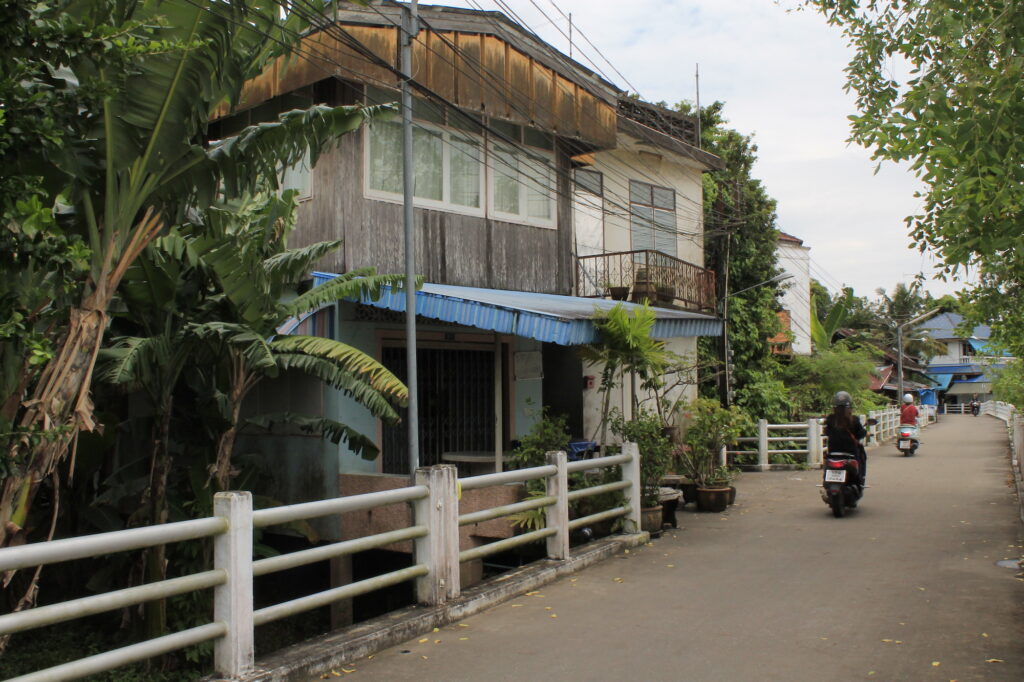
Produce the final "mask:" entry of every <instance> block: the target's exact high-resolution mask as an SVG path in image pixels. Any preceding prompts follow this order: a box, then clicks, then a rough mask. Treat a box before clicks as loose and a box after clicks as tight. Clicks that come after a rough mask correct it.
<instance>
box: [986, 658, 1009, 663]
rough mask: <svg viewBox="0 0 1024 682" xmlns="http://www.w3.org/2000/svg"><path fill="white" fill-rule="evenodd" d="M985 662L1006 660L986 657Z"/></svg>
mask: <svg viewBox="0 0 1024 682" xmlns="http://www.w3.org/2000/svg"><path fill="white" fill-rule="evenodd" d="M985 662H986V663H1005V662H1006V661H1004V660H1003V659H1001V658H986V659H985Z"/></svg>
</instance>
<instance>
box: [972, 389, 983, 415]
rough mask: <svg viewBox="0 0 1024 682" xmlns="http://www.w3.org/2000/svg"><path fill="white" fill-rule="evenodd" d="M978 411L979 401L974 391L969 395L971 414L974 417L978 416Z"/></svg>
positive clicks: (979, 408) (979, 409) (979, 407)
mask: <svg viewBox="0 0 1024 682" xmlns="http://www.w3.org/2000/svg"><path fill="white" fill-rule="evenodd" d="M980 411H981V403H980V402H978V394H977V393H975V394H974V395H973V396H971V414H973V415H974V416H975V417H977V416H978V412H980Z"/></svg>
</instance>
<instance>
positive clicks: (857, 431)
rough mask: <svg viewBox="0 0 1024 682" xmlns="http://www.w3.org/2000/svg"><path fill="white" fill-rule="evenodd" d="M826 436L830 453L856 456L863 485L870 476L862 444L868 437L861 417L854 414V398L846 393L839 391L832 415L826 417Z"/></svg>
mask: <svg viewBox="0 0 1024 682" xmlns="http://www.w3.org/2000/svg"><path fill="white" fill-rule="evenodd" d="M825 435H826V436H828V451H829V452H830V453H831V452H845V453H847V454H850V455H855V456H856V457H857V461H858V462H859V463H860V472H861V479H862V480H861V483H864V481H865V480H866V478H867V474H868V469H867V467H868V455H867V452H865V450H864V445H863V444H862V443H863V441H864V438H865V437H866V436H867V435H868V432H867V430H866V429H865V428H864V425H863V424H861V423H860V417H858V416H856V415H855V414H853V398H851V397H850V394H849V393H847V392H846V391H839V392H838V393H836V394H835V396H834V397H833V398H832V414H830V415H828V416H827V417H825Z"/></svg>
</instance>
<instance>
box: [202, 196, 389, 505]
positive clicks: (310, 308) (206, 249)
mask: <svg viewBox="0 0 1024 682" xmlns="http://www.w3.org/2000/svg"><path fill="white" fill-rule="evenodd" d="M294 209H295V203H294V193H293V192H290V191H289V192H285V193H284V194H283V195H282V196H281V197H276V196H267V195H260V196H256V197H252V198H247V199H245V200H242V201H235V202H228V203H226V204H224V205H223V206H217V207H211V208H210V209H209V210H207V211H206V215H205V223H204V224H203V225H197V226H196V227H195V228H194V229H195V234H196V238H195V240H194V248H195V250H196V252H197V254H198V255H199V257H200V258H202V259H203V262H204V263H205V264H206V265H207V266H208V267H209V268H210V270H211V272H212V273H213V276H214V277H215V279H216V280H217V286H218V289H219V291H222V292H223V296H222V297H220V300H219V301H218V302H217V305H216V310H215V313H213V314H211V315H210V318H211V319H210V321H206V322H201V323H193V324H191V325H190V327H189V331H190V333H191V334H193V335H195V336H196V337H197V338H201V339H204V340H206V341H208V342H210V344H211V347H212V348H213V349H214V351H213V352H215V353H217V355H218V357H219V358H220V361H221V364H220V370H219V371H215V372H210V373H208V374H207V380H208V382H209V390H210V392H211V393H214V394H216V395H218V396H222V400H221V401H220V402H221V406H222V407H221V411H222V416H223V417H224V419H225V423H226V424H227V427H226V428H225V429H224V430H223V432H222V433H221V435H220V439H219V442H218V444H217V455H216V459H215V463H214V465H213V467H212V476H213V478H214V479H215V481H216V484H217V486H218V487H219V488H221V489H226V488H227V486H228V484H229V482H230V479H231V475H232V467H231V456H232V453H233V451H234V445H235V439H236V437H237V435H238V431H239V429H240V428H241V427H242V426H244V424H243V423H242V421H241V411H242V404H243V402H244V400H245V398H246V396H247V395H249V393H250V392H251V391H252V390H253V388H255V387H256V385H258V384H259V382H260V381H262V380H263V379H265V378H272V377H276V376H279V375H280V374H281V373H282V372H284V371H289V370H295V371H299V372H303V373H305V374H308V375H311V376H314V377H316V378H318V379H320V380H321V381H323V382H324V383H326V384H328V385H330V386H332V387H334V388H337V389H340V390H341V391H343V392H344V393H346V394H347V395H349V396H351V397H352V398H354V399H355V400H356V401H357V402H359V403H360V404H362V405H363V406H364V407H366V408H367V409H368V410H369V411H370V412H371V414H373V415H374V416H376V417H379V418H381V419H383V420H385V421H387V422H395V421H398V413H397V412H396V410H395V408H394V405H404V404H405V403H406V402H407V400H408V389H407V388H406V386H405V384H403V383H402V382H401V381H400V380H399V379H398V378H397V377H395V376H394V374H392V373H391V372H390V371H389V370H388V369H387V368H385V367H384V366H383V365H382V364H380V363H379V362H377V361H376V360H374V359H373V358H372V357H370V356H369V355H367V354H366V353H364V352H362V351H360V350H358V349H357V348H354V347H352V346H350V345H348V344H345V343H342V342H340V341H336V340H333V339H328V338H322V337H317V336H306V335H279V334H278V330H279V329H281V328H282V326H284V325H285V324H286V323H287V322H288V321H289V320H293V319H296V318H301V317H303V316H305V315H308V314H311V313H313V312H315V311H317V310H319V309H320V308H321V307H323V306H325V305H330V304H334V303H336V302H337V301H339V300H341V299H350V300H359V299H361V298H363V297H371V298H378V297H379V296H380V293H381V289H382V287H384V286H388V287H401V286H403V285H404V282H405V278H404V277H403V276H400V275H378V274H376V272H375V271H374V270H373V269H372V268H366V269H362V270H356V271H352V272H348V273H345V274H343V275H340V276H339V277H337V278H335V279H333V280H331V281H330V282H328V283H327V284H324V285H323V286H319V287H315V288H313V289H310V290H309V291H306V292H305V293H302V294H300V295H298V296H295V297H294V298H292V299H291V300H287V298H288V297H289V296H290V295H294V293H295V291H296V286H297V284H298V283H299V281H300V280H301V279H303V278H305V277H306V276H307V275H308V273H309V272H310V271H311V270H312V269H313V266H314V264H315V263H316V261H317V260H319V259H320V258H321V257H323V256H324V255H326V254H328V253H330V252H331V251H333V250H335V249H337V248H338V247H339V246H340V245H341V243H340V242H338V241H330V242H319V243H316V244H311V245H309V246H305V247H301V248H295V249H289V248H287V238H288V235H289V233H290V232H291V230H292V229H293V227H294ZM280 421H291V422H292V423H295V424H297V425H299V426H300V428H302V429H303V430H306V431H316V432H319V433H322V434H326V435H328V436H329V437H331V438H332V439H333V440H335V442H337V441H339V440H346V441H347V442H348V445H349V447H350V448H351V449H352V450H354V451H355V452H358V453H360V454H362V455H363V456H364V457H367V458H368V459H373V458H374V457H376V456H377V454H378V453H377V448H376V446H375V445H374V443H373V441H372V440H371V439H369V438H367V437H365V436H363V435H361V434H359V433H357V432H355V431H354V430H352V429H350V428H349V427H347V426H346V425H345V424H343V423H341V422H339V421H336V420H333V419H330V418H327V417H324V416H322V415H317V416H312V415H263V416H259V417H257V418H256V419H254V420H253V421H252V423H253V424H255V425H262V426H264V427H270V426H271V425H272V424H273V423H274V422H280Z"/></svg>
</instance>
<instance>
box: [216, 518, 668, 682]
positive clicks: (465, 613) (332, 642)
mask: <svg viewBox="0 0 1024 682" xmlns="http://www.w3.org/2000/svg"><path fill="white" fill-rule="evenodd" d="M649 540H650V534H649V533H646V532H643V533H635V534H630V535H618V536H614V537H611V538H605V539H603V540H597V541H595V542H591V543H588V544H587V545H584V546H583V547H580V548H578V550H577V551H576V552H575V553H574V554H573V555H572V556H571V557H570V558H569V559H566V560H565V561H554V560H550V559H544V560H541V561H536V562H534V563H532V564H530V565H528V566H523V567H521V568H518V569H516V570H514V571H510V572H508V573H505V574H503V575H500V576H498V577H497V578H492V579H490V580H487V581H485V582H484V583H481V584H480V585H477V586H475V587H472V588H470V589H468V590H466V591H464V592H463V593H462V595H461V596H460V597H459V598H458V599H455V600H453V601H451V602H448V603H447V604H443V605H441V606H418V605H417V606H408V607H406V608H404V609H399V610H398V611H392V612H391V613H388V614H387V615H384V616H380V617H379V618H375V619H373V620H369V621H366V622H364V623H359V624H357V625H353V626H350V627H347V628H344V629H341V630H335V631H333V632H329V633H327V634H326V635H321V636H319V637H316V638H313V639H310V640H307V641H305V642H302V643H300V644H295V645H293V646H290V647H287V648H285V649H282V650H280V651H277V652H275V653H274V654H271V655H270V656H268V657H267V658H265V659H263V660H261V661H257V662H256V669H255V670H253V671H252V672H251V673H249V674H248V675H245V676H244V677H241V678H236V679H235V680H234V681H233V682H284V681H291V680H303V681H305V680H309V679H310V678H311V677H314V676H318V675H320V674H323V673H326V672H329V671H330V670H331V669H332V668H337V667H339V666H342V665H346V664H348V663H350V662H352V661H355V660H358V659H360V658H363V657H364V656H368V655H369V654H372V653H375V652H377V651H381V650H382V649H386V648H388V647H390V646H394V645H396V644H400V643H402V642H404V641H407V640H409V639H411V638H413V637H416V636H418V635H422V634H425V633H428V632H432V631H433V629H434V628H439V627H443V626H445V625H448V624H450V623H454V622H456V621H459V620H462V619H464V618H468V617H470V616H472V615H475V614H477V613H480V612H481V611H484V610H486V609H489V608H491V607H492V606H496V605H497V604H500V603H502V602H504V601H507V600H509V599H512V598H513V597H517V596H519V595H521V594H523V593H525V592H529V591H530V590H533V589H536V588H538V587H540V586H542V585H547V584H548V583H551V582H554V581H555V580H557V579H558V578H561V577H562V576H565V575H569V574H571V573H575V572H577V571H580V570H582V569H584V568H587V567H588V566H592V565H594V564H596V563H598V562H600V561H603V560H604V559H608V558H609V557H612V556H614V555H615V554H618V553H619V552H621V551H622V550H625V549H628V548H630V547H637V546H640V545H643V544H646V543H647V542H648V541H649ZM223 679H224V678H221V677H216V676H212V677H207V678H204V680H205V682H217V681H218V680H223Z"/></svg>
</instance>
